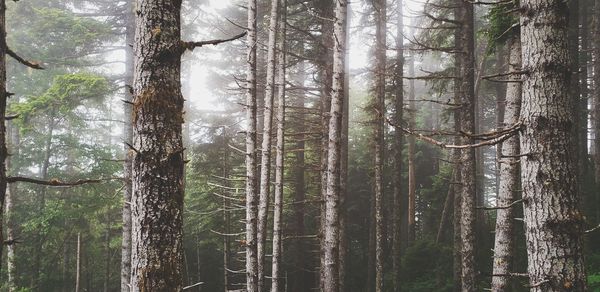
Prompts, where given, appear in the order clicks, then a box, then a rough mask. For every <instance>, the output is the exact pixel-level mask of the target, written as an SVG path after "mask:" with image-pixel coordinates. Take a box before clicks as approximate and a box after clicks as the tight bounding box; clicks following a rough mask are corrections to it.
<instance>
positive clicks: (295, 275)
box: [287, 48, 310, 292]
mask: <svg viewBox="0 0 600 292" xmlns="http://www.w3.org/2000/svg"><path fill="white" fill-rule="evenodd" d="M300 50H301V51H300V54H302V53H303V51H302V48H300ZM297 68H298V71H297V73H296V74H295V76H294V84H296V85H297V86H299V87H302V86H303V85H304V81H305V74H304V73H305V71H304V70H305V63H304V62H303V61H299V63H298V65H297ZM298 92H299V93H298V95H297V96H295V98H294V99H293V100H292V101H291V102H294V106H295V107H296V108H298V109H302V108H304V107H305V106H306V105H305V99H306V98H305V93H304V91H303V90H299V91H298ZM295 114H296V115H297V117H296V118H295V119H293V120H295V130H296V131H298V132H299V134H298V135H296V142H295V143H294V145H295V148H296V149H295V152H294V163H292V172H293V177H294V183H293V187H294V189H293V198H294V208H293V210H292V212H293V218H294V220H293V222H294V223H293V224H294V225H293V226H294V233H295V235H296V237H297V239H295V240H294V241H293V257H294V265H295V267H296V268H295V269H293V270H292V273H290V274H289V276H290V278H288V282H287V283H288V285H289V286H290V291H291V292H303V291H306V290H308V289H310V288H308V286H307V285H308V282H309V277H308V272H307V271H306V270H307V267H306V262H307V260H306V259H305V258H306V252H307V251H306V245H305V244H304V240H303V237H304V234H305V231H304V229H305V226H304V225H305V224H304V216H305V209H306V202H305V201H306V189H305V185H304V184H305V175H304V171H305V159H304V152H305V149H304V148H305V146H306V143H305V135H304V134H302V132H303V131H304V127H305V125H306V124H305V123H304V120H305V116H304V115H303V114H302V113H300V112H298V113H295ZM290 253H292V251H290Z"/></svg>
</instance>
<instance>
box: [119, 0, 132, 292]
mask: <svg viewBox="0 0 600 292" xmlns="http://www.w3.org/2000/svg"><path fill="white" fill-rule="evenodd" d="M134 9H135V2H134V1H130V2H129V3H128V6H127V9H126V12H125V18H126V23H127V24H126V28H125V78H126V83H127V84H128V85H132V84H133V71H134V68H133V58H134V56H133V47H131V46H130V45H129V44H133V43H134V42H135V15H134V12H133V10H134ZM125 92H126V93H125V100H127V101H129V102H132V101H133V96H132V94H131V93H130V91H128V90H126V91H125ZM131 115H132V107H131V104H128V103H123V116H124V117H125V118H124V120H125V123H124V125H123V140H124V141H125V142H126V143H128V144H129V145H133V126H132V124H131V119H130V117H131ZM124 151H125V161H124V162H123V178H124V182H125V185H124V187H123V211H122V216H123V231H122V232H123V234H122V241H121V292H129V291H131V192H132V189H131V174H132V164H131V159H132V154H133V151H132V150H131V149H130V148H129V147H128V146H127V144H125V145H124Z"/></svg>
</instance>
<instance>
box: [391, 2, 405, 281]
mask: <svg viewBox="0 0 600 292" xmlns="http://www.w3.org/2000/svg"><path fill="white" fill-rule="evenodd" d="M403 8H404V7H403V1H402V0H397V1H396V10H397V13H396V15H397V16H396V17H397V20H396V22H397V24H396V68H395V71H394V74H395V75H394V86H395V88H394V122H395V123H396V125H402V124H403V123H404V120H403V119H404V117H403V114H404V15H403V11H404V10H403ZM403 140H404V135H403V134H402V131H400V130H399V129H396V130H395V131H394V181H393V183H394V197H393V206H394V207H393V216H394V218H393V223H392V226H393V227H392V228H393V231H392V243H393V245H392V275H393V285H394V286H393V288H392V289H393V290H392V291H394V292H400V283H401V278H402V272H401V270H400V269H401V268H402V266H401V257H402V253H401V251H402V246H401V241H402V233H401V230H402V229H401V226H402V212H401V210H402V149H403V148H404V141H403Z"/></svg>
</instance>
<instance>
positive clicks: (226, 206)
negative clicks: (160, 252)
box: [196, 127, 231, 292]
mask: <svg viewBox="0 0 600 292" xmlns="http://www.w3.org/2000/svg"><path fill="white" fill-rule="evenodd" d="M222 137H223V141H222V142H223V143H222V146H221V147H223V152H224V153H223V165H222V167H223V170H222V171H223V172H222V174H223V177H224V178H225V179H226V180H225V181H224V182H223V184H224V185H225V187H230V184H229V182H228V181H227V179H228V178H229V150H228V149H229V146H228V144H229V139H228V137H227V129H226V127H223V135H222ZM225 194H226V192H225V189H224V191H223V195H225ZM230 209H231V203H230V202H229V199H228V198H223V210H224V211H223V221H224V223H225V226H224V227H225V234H230V233H231V212H230V211H228V210H230ZM196 246H197V248H196V251H197V253H198V255H197V261H198V267H197V268H198V274H199V272H200V270H199V269H200V260H201V259H200V235H197V245H196ZM230 254H231V239H230V238H229V236H223V288H224V290H225V292H227V291H228V290H229V271H228V269H229V263H230V260H229V258H230ZM200 281H201V280H200V279H198V282H200ZM201 286H202V285H200V286H198V287H201Z"/></svg>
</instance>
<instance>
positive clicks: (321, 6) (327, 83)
mask: <svg viewBox="0 0 600 292" xmlns="http://www.w3.org/2000/svg"><path fill="white" fill-rule="evenodd" d="M333 2H334V0H323V1H318V4H316V6H317V9H318V12H319V16H321V17H322V20H321V28H320V30H321V48H320V53H321V57H320V58H319V64H318V65H319V73H318V74H319V80H321V84H320V86H321V100H320V102H321V131H322V133H321V154H320V155H321V156H320V159H321V161H320V163H321V165H320V173H321V177H320V178H321V190H320V195H321V205H320V208H321V209H320V218H319V219H320V224H319V225H320V230H319V232H320V233H321V234H320V237H319V238H320V239H321V242H320V249H321V252H320V253H321V254H324V253H325V251H324V249H325V243H324V242H323V239H324V238H325V236H324V234H323V233H324V230H323V229H324V226H325V224H326V223H325V220H326V219H325V208H326V207H325V200H326V199H325V197H326V194H327V159H328V151H329V140H328V138H329V120H330V116H329V113H330V111H331V92H332V90H331V87H332V80H333V71H332V70H333V54H332V53H331V51H330V50H331V48H333V45H334V40H333V38H334V36H333V33H334V32H333V23H332V22H331V21H330V20H329V19H332V18H333V15H332V13H333ZM319 260H320V284H319V285H320V286H321V290H323V289H324V287H323V279H324V275H323V273H324V269H323V266H325V264H326V263H325V258H323V257H320V259H319Z"/></svg>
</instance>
